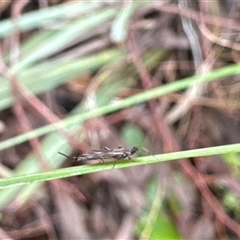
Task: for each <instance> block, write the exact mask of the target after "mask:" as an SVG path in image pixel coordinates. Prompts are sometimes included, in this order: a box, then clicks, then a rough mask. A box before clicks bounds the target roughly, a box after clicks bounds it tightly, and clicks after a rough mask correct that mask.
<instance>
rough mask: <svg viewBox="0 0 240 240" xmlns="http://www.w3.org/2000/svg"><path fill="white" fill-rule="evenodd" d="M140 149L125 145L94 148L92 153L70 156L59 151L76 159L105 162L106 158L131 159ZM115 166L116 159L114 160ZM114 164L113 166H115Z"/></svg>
mask: <svg viewBox="0 0 240 240" xmlns="http://www.w3.org/2000/svg"><path fill="white" fill-rule="evenodd" d="M137 151H138V147H133V148H132V149H125V148H123V147H118V148H108V147H104V150H103V151H101V150H92V152H90V153H83V154H82V155H80V156H78V157H70V156H68V155H66V154H64V153H61V152H58V153H59V154H61V155H63V156H65V157H68V158H72V159H74V160H76V161H86V160H97V159H101V161H103V162H104V159H115V160H122V159H126V158H128V159H131V156H132V155H134V154H135V153H136V152H137ZM114 166H115V161H114ZM114 166H113V167H114Z"/></svg>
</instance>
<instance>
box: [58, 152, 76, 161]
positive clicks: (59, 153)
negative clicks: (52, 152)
mask: <svg viewBox="0 0 240 240" xmlns="http://www.w3.org/2000/svg"><path fill="white" fill-rule="evenodd" d="M58 154H60V155H62V156H64V157H67V158H72V159H74V160H75V159H76V158H75V157H71V156H69V155H66V154H64V153H61V152H58Z"/></svg>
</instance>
